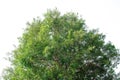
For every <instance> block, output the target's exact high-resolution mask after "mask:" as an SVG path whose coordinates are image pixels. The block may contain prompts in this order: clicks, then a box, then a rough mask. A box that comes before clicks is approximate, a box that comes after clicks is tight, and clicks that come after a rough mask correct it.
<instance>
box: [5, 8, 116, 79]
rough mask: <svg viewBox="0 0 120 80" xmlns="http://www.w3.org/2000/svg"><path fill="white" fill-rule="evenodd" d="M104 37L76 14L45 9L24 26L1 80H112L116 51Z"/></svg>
mask: <svg viewBox="0 0 120 80" xmlns="http://www.w3.org/2000/svg"><path fill="white" fill-rule="evenodd" d="M104 38H105V35H103V34H100V33H98V31H97V30H87V28H86V24H85V21H84V20H83V19H82V18H79V16H78V15H77V14H75V13H72V12H70V13H66V14H64V15H61V14H60V12H59V11H57V10H56V9H55V10H48V11H47V13H46V14H45V15H44V19H43V20H40V19H39V18H38V19H34V20H33V22H32V23H28V27H27V28H26V30H25V31H24V33H23V35H22V37H21V38H20V39H19V42H20V44H19V46H18V48H17V49H16V50H14V51H13V60H12V63H13V68H10V69H8V70H7V71H6V73H5V76H4V79H5V80H113V77H114V74H115V73H114V70H113V68H114V67H115V66H116V65H117V63H116V62H117V60H118V51H117V49H116V48H115V46H114V45H112V44H111V43H110V42H108V43H105V41H104Z"/></svg>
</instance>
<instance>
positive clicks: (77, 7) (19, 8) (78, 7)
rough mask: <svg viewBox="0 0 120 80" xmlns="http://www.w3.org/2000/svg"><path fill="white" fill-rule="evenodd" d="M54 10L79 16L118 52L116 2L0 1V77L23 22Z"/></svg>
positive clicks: (119, 7) (118, 6)
mask: <svg viewBox="0 0 120 80" xmlns="http://www.w3.org/2000/svg"><path fill="white" fill-rule="evenodd" d="M54 8H57V9H58V10H59V11H60V12H61V13H66V12H69V11H72V12H75V13H79V15H82V17H83V18H84V19H85V20H86V24H87V25H88V27H89V28H91V29H93V28H99V31H100V32H102V33H104V34H105V35H106V41H111V42H112V43H113V44H114V45H115V46H116V47H117V48H119V49H120V37H119V35H120V29H119V27H120V0H0V74H1V73H2V70H3V68H5V67H6V66H9V62H8V61H5V59H4V58H3V57H7V56H8V55H6V53H8V52H11V50H13V49H14V46H13V45H18V40H17V37H19V36H21V35H22V32H23V29H24V28H25V27H26V22H27V21H32V19H33V18H36V17H37V16H40V17H42V16H43V13H45V12H46V11H47V9H54ZM116 71H117V72H119V71H120V70H119V69H117V70H116Z"/></svg>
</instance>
